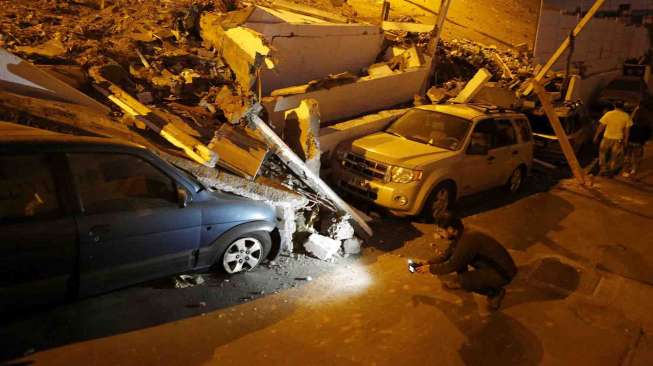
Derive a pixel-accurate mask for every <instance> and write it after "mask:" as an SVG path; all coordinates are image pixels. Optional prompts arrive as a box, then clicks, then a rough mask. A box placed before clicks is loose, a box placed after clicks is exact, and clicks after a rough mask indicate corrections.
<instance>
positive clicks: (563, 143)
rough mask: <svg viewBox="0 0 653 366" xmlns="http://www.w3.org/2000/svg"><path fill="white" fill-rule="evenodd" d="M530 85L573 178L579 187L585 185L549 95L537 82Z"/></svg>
mask: <svg viewBox="0 0 653 366" xmlns="http://www.w3.org/2000/svg"><path fill="white" fill-rule="evenodd" d="M531 85H533V88H534V89H535V93H536V94H537V96H538V97H539V98H540V102H542V108H544V112H545V113H546V116H547V118H548V119H549V122H550V123H551V126H552V127H553V130H554V131H555V133H556V136H557V137H558V141H559V142H560V147H561V148H562V153H563V154H564V155H565V158H566V159H567V163H569V167H570V168H571V171H572V173H573V174H574V177H575V178H576V180H578V182H579V183H580V184H581V185H585V173H584V172H583V169H581V167H580V163H578V159H576V154H574V149H573V148H572V147H571V144H570V143H569V139H568V138H567V134H566V133H565V130H564V129H563V128H562V124H561V123H560V119H559V118H558V115H557V114H556V112H555V110H554V109H553V105H552V104H551V101H550V99H549V95H548V94H547V93H546V91H545V90H544V88H543V87H542V85H541V84H540V83H539V82H537V81H535V80H533V82H532V84H531Z"/></svg>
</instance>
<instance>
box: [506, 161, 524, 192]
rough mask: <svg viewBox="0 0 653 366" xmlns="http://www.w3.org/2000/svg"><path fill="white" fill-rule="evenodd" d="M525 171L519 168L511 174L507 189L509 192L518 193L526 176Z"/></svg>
mask: <svg viewBox="0 0 653 366" xmlns="http://www.w3.org/2000/svg"><path fill="white" fill-rule="evenodd" d="M524 171H525V169H524V168H523V167H521V166H519V167H517V168H516V169H515V170H514V171H513V172H512V174H510V178H508V182H507V183H506V189H507V190H508V192H510V193H517V192H518V191H519V189H521V187H522V185H523V184H524V178H525V176H526V174H525V173H524Z"/></svg>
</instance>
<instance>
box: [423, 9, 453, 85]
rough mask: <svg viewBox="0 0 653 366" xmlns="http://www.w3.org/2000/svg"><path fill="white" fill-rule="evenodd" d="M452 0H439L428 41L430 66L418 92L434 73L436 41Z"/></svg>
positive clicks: (436, 50)
mask: <svg viewBox="0 0 653 366" xmlns="http://www.w3.org/2000/svg"><path fill="white" fill-rule="evenodd" d="M452 1H453V0H440V9H439V10H438V19H437V20H436V22H435V26H434V27H433V31H432V32H431V41H430V42H429V51H430V53H431V66H430V67H429V73H428V76H427V77H426V80H424V83H423V85H422V88H421V89H420V94H422V95H423V94H424V93H426V89H428V87H429V86H430V85H431V82H432V80H433V76H434V75H435V69H436V68H437V66H438V43H440V37H441V36H442V28H443V27H444V21H445V20H446V19H447V13H448V12H449V5H451V2H452Z"/></svg>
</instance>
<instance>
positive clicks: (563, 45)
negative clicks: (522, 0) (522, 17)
mask: <svg viewBox="0 0 653 366" xmlns="http://www.w3.org/2000/svg"><path fill="white" fill-rule="evenodd" d="M604 2H605V0H596V2H595V3H594V5H592V7H591V8H590V10H589V11H588V12H587V14H585V16H584V17H583V19H581V21H580V22H578V24H576V27H575V28H574V30H573V31H572V32H571V34H570V35H569V36H568V37H567V38H565V40H564V41H562V43H561V44H560V47H558V49H557V50H556V51H555V52H554V53H553V56H551V58H550V59H549V61H547V63H546V64H544V66H543V67H542V68H541V69H540V71H539V72H538V73H537V75H535V78H534V79H533V81H534V82H540V81H542V79H544V77H545V76H546V74H547V73H548V72H549V70H551V68H552V67H553V65H555V63H556V62H558V59H560V56H562V54H563V53H564V52H565V51H566V50H567V48H568V47H569V45H570V44H571V40H570V38H571V37H574V38H576V37H578V34H580V31H582V30H583V28H585V25H587V23H589V21H590V20H591V19H592V18H593V17H594V15H595V14H596V12H597V11H598V10H599V8H601V6H602V5H603V3H604ZM540 11H541V10H540ZM540 35H541V34H540V33H539V30H538V37H539V36H540ZM542 36H546V35H542ZM533 84H534V83H533V82H531V83H528V85H527V86H526V89H525V90H524V92H523V93H522V94H523V95H529V94H530V93H531V92H532V91H533V87H534V86H533Z"/></svg>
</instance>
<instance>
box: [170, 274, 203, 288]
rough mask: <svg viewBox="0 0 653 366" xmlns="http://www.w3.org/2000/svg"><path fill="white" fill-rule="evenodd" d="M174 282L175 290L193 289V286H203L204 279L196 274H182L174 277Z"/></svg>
mask: <svg viewBox="0 0 653 366" xmlns="http://www.w3.org/2000/svg"><path fill="white" fill-rule="evenodd" d="M174 281H175V288H187V287H193V286H198V285H201V284H203V283H204V278H203V277H202V276H201V275H198V274H194V275H188V274H183V275H179V276H176V277H174Z"/></svg>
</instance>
